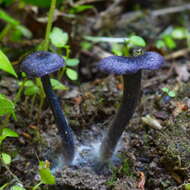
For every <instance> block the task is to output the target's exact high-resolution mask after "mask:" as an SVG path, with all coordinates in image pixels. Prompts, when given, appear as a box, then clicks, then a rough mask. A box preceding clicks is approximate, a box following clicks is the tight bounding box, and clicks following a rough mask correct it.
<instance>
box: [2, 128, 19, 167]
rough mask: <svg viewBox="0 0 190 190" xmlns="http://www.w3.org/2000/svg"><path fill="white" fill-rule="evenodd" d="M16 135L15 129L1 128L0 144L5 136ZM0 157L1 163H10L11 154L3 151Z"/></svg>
mask: <svg viewBox="0 0 190 190" xmlns="http://www.w3.org/2000/svg"><path fill="white" fill-rule="evenodd" d="M18 136H19V135H18V134H17V133H16V132H15V131H13V130H11V129H9V128H4V129H2V132H1V135H0V146H1V144H2V143H3V141H4V140H5V139H6V138H7V137H18ZM0 158H1V161H2V162H3V164H5V165H9V164H10V163H11V156H10V155H9V154H7V153H5V152H3V153H0Z"/></svg>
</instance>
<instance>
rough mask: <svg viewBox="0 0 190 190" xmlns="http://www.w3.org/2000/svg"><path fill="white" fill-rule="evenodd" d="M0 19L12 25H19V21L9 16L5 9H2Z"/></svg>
mask: <svg viewBox="0 0 190 190" xmlns="http://www.w3.org/2000/svg"><path fill="white" fill-rule="evenodd" d="M0 19H2V20H4V21H5V22H7V23H9V24H12V25H19V24H20V23H19V21H17V20H15V19H14V18H12V17H11V16H9V15H8V14H7V13H6V12H5V11H4V10H2V9H0Z"/></svg>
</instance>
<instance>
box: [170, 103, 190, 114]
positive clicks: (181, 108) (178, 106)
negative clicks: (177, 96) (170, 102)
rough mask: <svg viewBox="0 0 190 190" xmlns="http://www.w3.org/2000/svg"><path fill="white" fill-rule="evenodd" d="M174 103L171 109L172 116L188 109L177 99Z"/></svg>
mask: <svg viewBox="0 0 190 190" xmlns="http://www.w3.org/2000/svg"><path fill="white" fill-rule="evenodd" d="M174 103H175V106H176V108H175V109H174V111H173V115H174V116H178V115H179V114H180V113H181V112H183V111H187V110H188V106H187V105H186V104H185V103H183V102H180V101H177V102H174Z"/></svg>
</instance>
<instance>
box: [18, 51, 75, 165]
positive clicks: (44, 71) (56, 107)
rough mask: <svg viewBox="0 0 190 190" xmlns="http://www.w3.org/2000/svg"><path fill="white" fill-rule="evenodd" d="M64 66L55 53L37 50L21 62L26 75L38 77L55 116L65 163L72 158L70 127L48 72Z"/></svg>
mask: <svg viewBox="0 0 190 190" xmlns="http://www.w3.org/2000/svg"><path fill="white" fill-rule="evenodd" d="M62 67H64V60H63V58H61V57H60V56H59V55H57V54H55V53H50V52H46V51H37V52H35V53H33V54H31V55H29V56H27V57H26V58H25V59H24V60H23V61H22V63H21V71H23V72H25V73H26V74H27V75H28V77H30V78H31V77H40V78H41V81H42V84H43V88H44V91H45V94H46V98H47V100H48V103H49V105H50V107H51V109H52V112H53V115H54V117H55V122H56V125H57V127H58V130H59V133H60V135H61V138H62V143H63V156H64V162H65V164H66V165H69V164H70V163H71V162H72V160H73V158H74V152H75V148H74V140H73V134H72V130H71V128H70V127H69V126H68V124H67V122H66V119H65V117H64V114H63V112H62V108H61V105H60V103H59V100H58V98H57V96H56V95H55V94H54V92H53V90H52V86H51V83H50V78H49V74H51V73H53V72H55V71H57V70H59V69H60V68H62Z"/></svg>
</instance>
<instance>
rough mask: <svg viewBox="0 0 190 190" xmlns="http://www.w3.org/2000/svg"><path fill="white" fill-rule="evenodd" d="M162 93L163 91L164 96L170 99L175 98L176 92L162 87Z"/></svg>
mask: <svg viewBox="0 0 190 190" xmlns="http://www.w3.org/2000/svg"><path fill="white" fill-rule="evenodd" d="M162 91H163V92H164V93H166V94H167V95H168V96H169V97H171V98H174V97H176V92H175V91H173V90H170V89H169V88H166V87H164V88H162Z"/></svg>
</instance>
